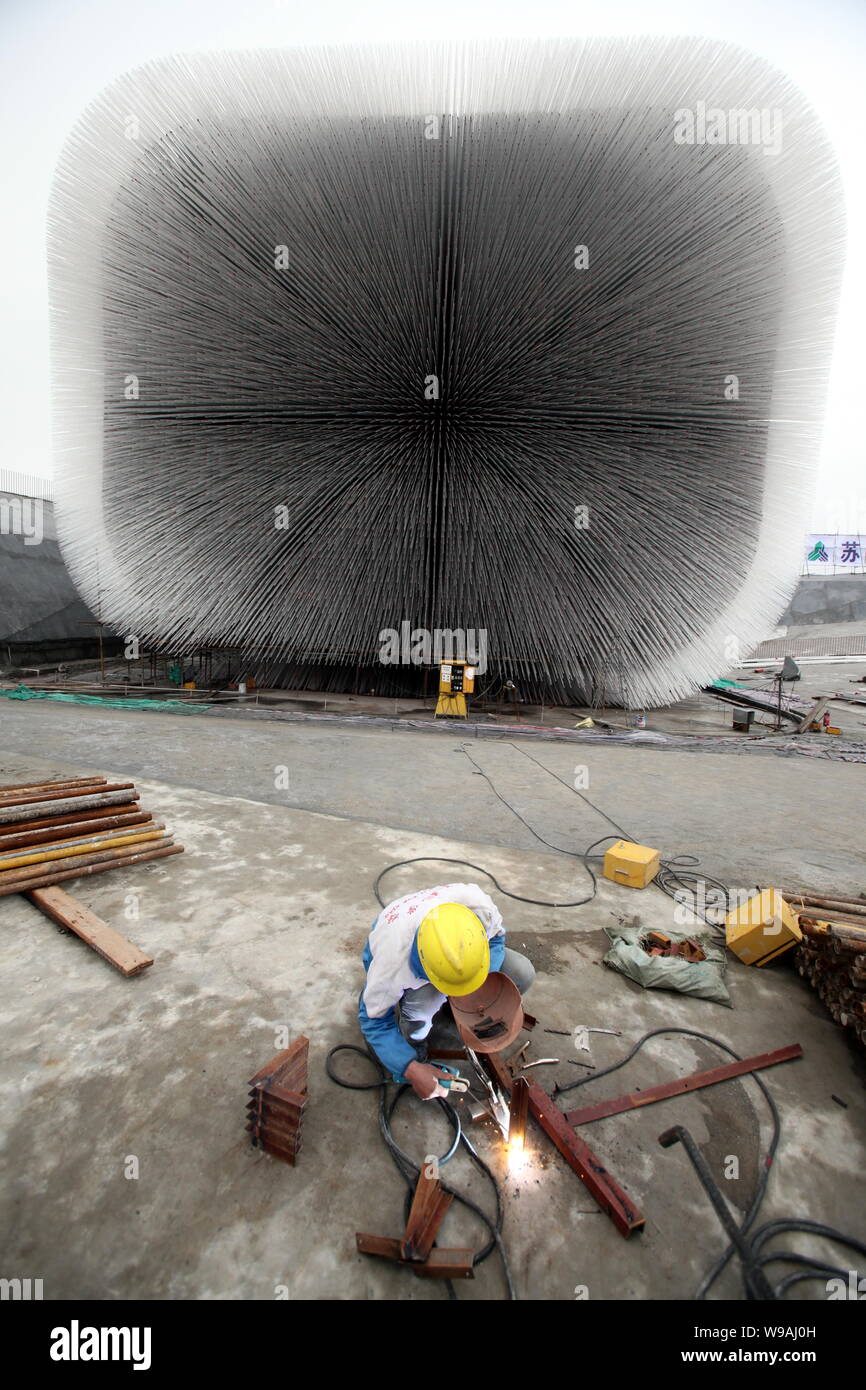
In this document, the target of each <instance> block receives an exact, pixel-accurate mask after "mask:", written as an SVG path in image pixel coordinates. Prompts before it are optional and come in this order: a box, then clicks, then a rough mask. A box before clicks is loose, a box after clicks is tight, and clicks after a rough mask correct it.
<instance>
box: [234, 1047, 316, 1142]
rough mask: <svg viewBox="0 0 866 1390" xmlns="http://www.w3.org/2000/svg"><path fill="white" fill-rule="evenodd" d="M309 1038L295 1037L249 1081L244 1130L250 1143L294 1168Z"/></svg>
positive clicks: (303, 1103) (299, 1134)
mask: <svg viewBox="0 0 866 1390" xmlns="http://www.w3.org/2000/svg"><path fill="white" fill-rule="evenodd" d="M309 1046H310V1044H309V1039H308V1038H305V1037H298V1038H295V1039H294V1041H293V1042H292V1043H290V1044H289V1046H288V1047H287V1048H284V1049H283V1051H282V1052H278V1053H277V1055H276V1056H275V1057H272V1058H271V1060H270V1061H269V1062H267V1063H266V1064H265V1066H263V1067H261V1068H260V1069H259V1071H257V1072H256V1074H255V1076H253V1077H252V1078H251V1080H250V1083H249V1084H250V1087H251V1090H250V1099H249V1101H248V1102H247V1123H246V1128H247V1130H248V1131H249V1132H250V1135H251V1138H252V1143H253V1144H254V1145H256V1146H258V1147H259V1148H262V1149H264V1150H265V1152H266V1153H270V1154H273V1155H274V1157H275V1158H282V1159H283V1160H284V1161H285V1162H286V1163H290V1164H292V1165H293V1166H294V1162H295V1154H296V1153H297V1152H298V1149H299V1148H300V1146H301V1121H302V1119H303V1113H304V1110H305V1108H306V1104H307V1061H308V1053H309Z"/></svg>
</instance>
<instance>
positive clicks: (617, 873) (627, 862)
mask: <svg viewBox="0 0 866 1390" xmlns="http://www.w3.org/2000/svg"><path fill="white" fill-rule="evenodd" d="M660 858H661V855H660V854H659V851H658V850H657V849H648V848H647V846H646V845H633V844H632V843H631V841H630V840H617V842H616V844H615V845H611V847H610V849H609V850H606V851H605V856H604V876H605V878H609V879H610V881H611V883H625V884H626V885H627V886H628V887H629V888H646V886H647V884H648V883H652V881H653V879H654V878H655V876H656V874H657V873H658V871H659V859H660Z"/></svg>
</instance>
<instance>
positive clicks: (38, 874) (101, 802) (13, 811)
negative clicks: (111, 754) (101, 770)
mask: <svg viewBox="0 0 866 1390" xmlns="http://www.w3.org/2000/svg"><path fill="white" fill-rule="evenodd" d="M182 852H183V845H176V844H175V843H174V840H173V838H172V837H171V835H170V834H167V833H166V829H165V826H164V825H163V824H162V822H160V821H154V819H153V817H152V815H151V813H150V812H149V811H145V810H143V809H142V807H141V804H140V801H139V794H138V792H137V791H136V790H135V784H134V783H133V782H109V781H108V780H107V779H106V778H105V777H77V778H72V779H69V780H66V781H59V780H58V781H53V782H32V783H26V784H23V785H20V786H6V787H0V897H5V896H6V895H8V894H9V893H27V892H29V891H30V890H31V889H33V888H47V887H48V886H49V885H51V884H55V883H63V882H64V881H65V880H66V879H73V878H84V877H87V876H88V875H90V874H99V873H103V872H104V871H105V870H107V869H122V868H126V867H127V866H128V865H131V864H143V863H146V862H148V861H149V860H151V859H163V858H165V857H166V856H168V855H171V854H181V853H182Z"/></svg>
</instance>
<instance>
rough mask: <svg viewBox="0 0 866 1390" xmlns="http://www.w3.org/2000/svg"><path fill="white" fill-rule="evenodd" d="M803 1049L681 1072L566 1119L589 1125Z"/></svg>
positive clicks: (773, 1063)
mask: <svg viewBox="0 0 866 1390" xmlns="http://www.w3.org/2000/svg"><path fill="white" fill-rule="evenodd" d="M802 1055H803V1049H802V1047H801V1046H800V1044H799V1043H792V1044H791V1046H790V1047H780V1048H779V1049H778V1050H777V1051H776V1052H762V1053H761V1055H760V1056H758V1057H744V1058H743V1060H742V1061H741V1062H727V1063H726V1064H725V1065H724V1066H722V1067H713V1068H712V1069H711V1070H710V1071H694V1072H692V1073H691V1074H690V1075H689V1076H681V1077H679V1078H678V1079H677V1080H676V1081H665V1082H664V1083H663V1084H662V1085H661V1086H649V1087H647V1089H646V1090H645V1091H633V1092H631V1093H630V1094H629V1095H624V1096H615V1097H614V1098H613V1099H612V1100H600V1101H599V1102H598V1104H596V1105H587V1106H585V1107H584V1108H583V1109H582V1110H569V1111H568V1112H567V1113H566V1116H565V1118H566V1120H567V1121H568V1123H569V1124H570V1125H588V1124H592V1122H593V1120H604V1119H606V1118H607V1116H608V1115H621V1114H622V1113H623V1111H624V1110H639V1109H641V1108H642V1107H643V1106H644V1105H655V1103H656V1101H659V1100H670V1099H671V1098H672V1097H673V1096H682V1095H685V1094H687V1093H688V1092H689V1091H700V1090H701V1089H702V1088H703V1087H704V1086H716V1085H718V1084H719V1082H721V1081H731V1080H733V1079H734V1077H737V1076H745V1075H746V1074H747V1073H748V1072H752V1071H763V1070H764V1069H765V1068H766V1067H776V1066H778V1065H779V1063H780V1062H791V1061H793V1060H794V1058H796V1057H802Z"/></svg>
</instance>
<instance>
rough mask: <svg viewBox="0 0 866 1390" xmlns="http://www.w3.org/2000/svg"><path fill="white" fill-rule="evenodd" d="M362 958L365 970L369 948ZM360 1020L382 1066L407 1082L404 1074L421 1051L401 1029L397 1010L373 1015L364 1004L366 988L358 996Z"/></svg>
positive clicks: (392, 1009) (362, 1028) (394, 1076)
mask: <svg viewBox="0 0 866 1390" xmlns="http://www.w3.org/2000/svg"><path fill="white" fill-rule="evenodd" d="M363 959H364V967H365V969H366V968H367V967H369V964H370V953H369V947H368V948H367V949H366V950H365V951H364V957H363ZM365 988H366V986H365ZM358 1022H359V1023H360V1025H361V1032H362V1033H363V1034H364V1037H365V1038H366V1039H367V1042H368V1043H369V1044H370V1046H371V1047H372V1049H373V1051H374V1052H375V1054H376V1056H377V1057H378V1058H379V1061H380V1062H381V1063H382V1065H383V1067H385V1069H386V1070H387V1071H389V1072H390V1073H391V1075H392V1077H393V1078H394V1080H395V1081H405V1080H406V1077H405V1076H404V1075H403V1073H404V1072H405V1070H406V1068H407V1067H408V1065H409V1063H410V1062H417V1060H418V1053H417V1052H416V1051H415V1048H414V1047H413V1046H412V1044H411V1043H410V1042H407V1041H406V1039H405V1038H404V1037H403V1034H402V1033H401V1032H400V1025H399V1024H398V1022H397V1010H396V1009H394V1008H391V1009H388V1011H387V1012H386V1013H384V1014H382V1017H381V1018H370V1015H369V1014H368V1013H367V1008H366V1005H365V1004H364V990H363V989H362V990H361V995H360V998H359V999H358Z"/></svg>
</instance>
